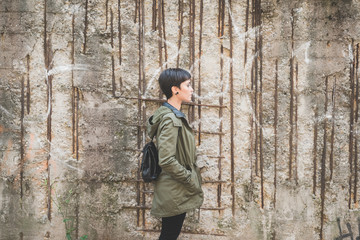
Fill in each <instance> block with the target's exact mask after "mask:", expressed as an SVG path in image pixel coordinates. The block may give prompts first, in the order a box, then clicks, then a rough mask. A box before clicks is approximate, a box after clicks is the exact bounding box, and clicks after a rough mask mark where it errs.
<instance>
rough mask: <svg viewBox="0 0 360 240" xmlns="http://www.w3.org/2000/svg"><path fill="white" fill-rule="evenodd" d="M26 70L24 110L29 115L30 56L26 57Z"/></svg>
mask: <svg viewBox="0 0 360 240" xmlns="http://www.w3.org/2000/svg"><path fill="white" fill-rule="evenodd" d="M26 68H27V72H26V80H27V83H26V110H27V114H29V113H30V97H31V96H30V93H31V92H30V55H29V54H28V55H26Z"/></svg>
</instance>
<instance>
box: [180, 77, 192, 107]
mask: <svg viewBox="0 0 360 240" xmlns="http://www.w3.org/2000/svg"><path fill="white" fill-rule="evenodd" d="M178 92H179V94H178V95H177V97H178V98H180V100H181V101H182V102H191V96H192V94H193V92H194V89H193V88H192V86H191V82H190V79H189V80H186V81H184V82H182V83H181V84H180V89H179V91H178Z"/></svg>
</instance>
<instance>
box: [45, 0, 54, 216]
mask: <svg viewBox="0 0 360 240" xmlns="http://www.w3.org/2000/svg"><path fill="white" fill-rule="evenodd" d="M44 59H45V69H46V71H47V72H49V71H50V70H51V68H52V59H53V51H52V44H51V35H50V36H49V37H48V35H47V0H44ZM52 78H53V77H52V75H49V76H47V77H46V79H45V83H46V86H47V92H46V93H47V106H48V109H47V112H48V116H47V140H48V142H49V147H48V156H47V160H46V167H47V168H46V172H47V210H48V213H47V217H48V220H49V221H51V211H52V206H51V184H50V180H51V179H50V165H49V161H50V158H51V155H50V150H51V140H52V138H51V121H52V119H51V116H52Z"/></svg>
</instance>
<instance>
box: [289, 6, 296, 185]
mask: <svg viewBox="0 0 360 240" xmlns="http://www.w3.org/2000/svg"><path fill="white" fill-rule="evenodd" d="M291 16H292V17H291V51H294V21H295V20H294V9H292V10H291ZM293 140H294V56H291V58H290V134H289V180H291V179H292V168H293V158H294V149H293V148H294V146H293Z"/></svg>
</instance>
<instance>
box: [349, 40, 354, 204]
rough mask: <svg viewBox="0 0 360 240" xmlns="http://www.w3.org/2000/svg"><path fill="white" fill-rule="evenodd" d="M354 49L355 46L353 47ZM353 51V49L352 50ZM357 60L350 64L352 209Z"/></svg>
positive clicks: (350, 197) (350, 177)
mask: <svg viewBox="0 0 360 240" xmlns="http://www.w3.org/2000/svg"><path fill="white" fill-rule="evenodd" d="M353 45H354V40H353V39H352V46H353ZM352 49H353V47H352ZM352 51H353V50H352ZM354 75H355V62H354V61H353V62H352V63H351V64H350V88H351V96H350V124H349V127H350V129H349V167H350V175H349V202H348V207H349V209H351V200H352V198H353V195H352V193H353V191H352V186H353V185H352V184H353V176H354V169H353V161H354V159H353V151H354V134H353V132H354V98H355V79H354V78H355V77H354Z"/></svg>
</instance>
